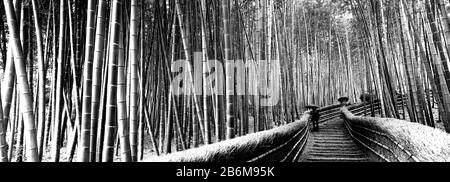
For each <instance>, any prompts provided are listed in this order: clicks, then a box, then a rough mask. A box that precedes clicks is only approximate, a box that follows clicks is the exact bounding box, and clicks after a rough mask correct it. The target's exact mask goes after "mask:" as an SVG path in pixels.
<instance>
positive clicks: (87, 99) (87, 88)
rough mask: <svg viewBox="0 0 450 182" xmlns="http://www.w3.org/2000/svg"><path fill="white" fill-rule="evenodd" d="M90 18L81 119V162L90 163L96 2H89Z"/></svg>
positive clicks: (88, 21) (88, 20)
mask: <svg viewBox="0 0 450 182" xmlns="http://www.w3.org/2000/svg"><path fill="white" fill-rule="evenodd" d="M88 3H89V4H88V9H87V11H88V17H87V26H86V45H85V46H86V49H85V53H84V54H85V59H84V74H83V75H84V79H83V104H82V113H83V116H82V118H81V140H80V147H79V154H78V155H79V161H80V162H89V150H90V148H89V147H90V143H89V142H90V135H91V100H92V75H93V64H92V63H93V59H94V46H95V39H94V37H95V20H96V13H95V6H96V1H94V0H90V1H88Z"/></svg>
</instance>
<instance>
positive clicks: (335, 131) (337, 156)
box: [299, 118, 369, 162]
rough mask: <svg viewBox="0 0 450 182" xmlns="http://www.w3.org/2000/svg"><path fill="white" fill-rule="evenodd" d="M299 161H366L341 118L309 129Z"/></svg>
mask: <svg viewBox="0 0 450 182" xmlns="http://www.w3.org/2000/svg"><path fill="white" fill-rule="evenodd" d="M299 161H300V162H368V161H369V160H368V158H367V156H366V155H365V154H364V152H363V151H362V150H361V149H359V147H358V146H357V145H356V144H355V142H354V141H353V139H352V138H351V137H350V134H349V133H348V131H347V130H346V128H345V126H344V121H343V120H342V119H341V118H336V119H334V120H332V121H329V122H326V123H324V124H322V125H320V129H319V131H311V132H310V136H309V138H308V142H307V144H306V147H305V149H304V151H303V155H302V156H301V157H300V159H299Z"/></svg>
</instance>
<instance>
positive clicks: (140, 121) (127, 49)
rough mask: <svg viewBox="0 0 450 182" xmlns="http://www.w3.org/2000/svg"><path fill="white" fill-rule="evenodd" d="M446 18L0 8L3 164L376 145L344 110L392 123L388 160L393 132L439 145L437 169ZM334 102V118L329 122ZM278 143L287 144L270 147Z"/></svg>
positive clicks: (107, 0)
mask: <svg viewBox="0 0 450 182" xmlns="http://www.w3.org/2000/svg"><path fill="white" fill-rule="evenodd" d="M449 13H450V4H449V2H448V0H39V1H38V0H3V2H2V3H0V81H1V84H0V90H1V92H0V93H1V97H0V98H1V99H0V106H1V107H0V161H1V162H141V161H148V160H149V159H161V157H163V156H168V157H170V156H171V154H172V155H177V153H179V155H183V153H182V152H183V151H193V152H195V151H197V153H198V154H199V155H200V154H201V152H199V151H206V152H205V153H208V154H210V155H216V153H214V152H211V151H213V150H216V149H215V148H214V147H215V146H216V148H218V149H217V151H219V150H220V147H219V146H228V145H233V146H234V147H235V148H236V147H237V146H238V144H233V142H239V141H241V142H243V141H244V140H245V141H247V140H246V136H247V139H249V140H248V141H250V142H251V141H252V140H258V141H255V142H263V141H262V140H264V141H266V139H262V138H258V137H264V136H263V135H268V136H270V137H268V138H269V139H267V140H270V141H271V142H272V143H271V144H270V145H266V144H263V143H258V144H250V143H247V144H246V145H245V147H241V148H245V149H241V148H239V147H238V149H229V150H228V151H226V152H223V154H220V155H224V156H225V155H226V156H227V157H230V158H233V159H235V160H238V159H240V160H241V159H242V160H244V161H252V160H250V159H253V158H255V160H253V161H257V160H256V159H263V158H264V157H267V156H269V155H262V154H263V153H265V152H267V151H263V149H260V148H257V147H256V145H261V146H262V145H264V146H268V147H269V148H270V146H272V148H273V150H275V149H276V150H277V151H279V152H283V151H288V152H289V151H290V152H289V153H288V154H286V153H287V152H286V153H283V156H286V157H285V158H284V159H283V160H288V159H289V160H291V159H290V157H289V156H290V155H291V154H290V153H297V155H296V156H295V157H293V158H292V159H293V160H294V159H295V160H297V157H298V156H302V154H301V151H304V153H305V152H306V153H308V151H309V149H308V146H309V145H310V144H309V142H314V141H316V140H319V139H316V140H313V139H311V138H312V137H322V136H323V137H325V135H328V134H329V133H327V132H329V131H330V132H331V131H333V132H334V131H335V130H337V129H336V128H339V127H341V125H338V124H332V121H331V120H333V119H332V118H341V117H342V118H344V121H343V120H342V119H334V120H336V121H337V120H339V121H343V122H344V123H345V124H342V128H343V130H342V131H343V132H344V131H345V133H350V135H348V134H345V135H346V136H347V135H348V136H351V138H353V139H354V140H352V141H351V143H356V144H358V146H360V145H361V146H362V147H361V148H367V149H370V148H371V145H372V144H370V145H369V144H366V143H368V142H370V141H374V140H377V141H378V140H380V141H384V140H381V139H379V138H380V137H374V138H372V139H370V136H372V134H370V132H368V130H367V131H364V132H363V131H359V130H358V127H356V124H358V123H360V122H362V121H359V120H364V119H359V120H358V119H355V120H358V122H356V121H355V122H353V119H352V117H353V116H349V115H351V113H350V112H349V111H347V110H346V108H345V106H344V105H343V104H342V98H343V97H344V100H345V102H346V103H347V102H348V103H347V104H348V105H349V107H348V109H349V110H350V111H351V112H353V113H355V115H358V114H356V113H359V115H363V116H365V117H364V118H366V117H367V118H369V117H372V118H375V119H374V120H381V118H390V119H389V123H391V122H393V124H392V125H389V127H391V128H389V127H387V128H388V129H386V130H389V129H392V130H395V132H389V131H391V130H389V131H388V132H385V134H384V135H383V136H385V135H386V136H390V137H388V138H391V139H393V140H396V139H398V138H400V139H399V140H396V142H394V143H396V144H397V143H398V144H399V146H400V145H401V143H402V141H404V140H406V139H404V138H407V137H405V136H406V135H408V133H409V134H411V133H410V132H407V131H405V132H403V133H401V134H399V135H396V132H400V130H401V129H402V131H403V129H405V128H406V129H408V126H410V127H409V128H415V129H417V130H421V132H418V133H424V134H423V135H421V137H422V138H426V139H427V140H432V138H433V137H438V136H439V138H438V140H439V141H442V142H441V144H442V143H444V144H443V145H444V146H443V147H441V148H442V150H441V148H439V147H437V148H439V150H441V151H439V152H438V153H444V154H448V156H450V152H449V151H448V150H449V149H450V140H448V139H449V134H448V133H450V69H449V67H450V20H449V16H450V14H449ZM338 99H339V101H341V105H340V106H342V107H343V109H342V110H341V111H342V112H341V111H338V110H336V109H335V110H333V109H327V108H330V107H332V106H334V105H336V104H339V102H338ZM358 103H363V104H362V105H358V107H357V106H355V107H352V106H354V104H358ZM352 104H353V105H352ZM359 106H360V107H359ZM356 107H357V108H358V109H359V110H358V111H355V110H352V109H351V108H356ZM309 108H319V110H318V111H320V112H319V113H321V119H320V122H319V123H320V126H319V128H320V129H319V131H318V132H319V133H315V134H314V133H310V132H308V134H305V135H304V136H306V137H305V138H309V140H308V141H306V140H303V137H297V136H300V135H302V136H303V133H301V132H299V131H300V129H298V128H297V129H296V127H294V125H295V123H301V122H302V121H303V120H305V118H307V119H306V120H307V121H309V114H310V109H309ZM334 108H337V107H334ZM313 110H314V109H313ZM311 113H312V112H311ZM328 113H335V114H328ZM311 115H313V114H311ZM358 117H360V116H358ZM311 118H314V117H311ZM361 118H363V117H362V116H361ZM383 121H384V120H383ZM387 121H388V120H386V122H387ZM397 121H398V122H397ZM330 122H331V124H330ZM377 122H378V121H373V122H368V123H371V124H373V123H375V124H376V123H377ZM399 123H401V125H400V124H399ZM375 124H374V125H375ZM395 124H399V126H398V127H395V126H397V125H395ZM306 125H307V127H306V128H307V129H309V124H306ZM331 125H332V126H331ZM362 125H364V126H367V127H369V124H362ZM381 125H383V124H382V122H381V124H380V126H379V127H378V126H377V127H374V128H375V129H372V130H370V131H372V133H375V131H377V133H383V132H384V130H383V131H381V130H382V129H383V127H382V126H381ZM371 126H372V125H371ZM383 126H384V125H383ZM311 127H312V126H311ZM327 127H331V129H327ZM345 128H347V129H345ZM380 128H381V129H380ZM277 129H278V130H277ZM282 129H286V130H288V129H291V130H295V131H294V132H295V133H297V132H298V134H296V135H295V136H294V135H292V136H291V134H287V133H288V132H285V133H284V135H289V137H288V138H278V137H282V136H278V135H279V133H277V131H280V130H282ZM377 129H379V130H377ZM301 131H304V130H301ZM271 132H272V133H271ZM321 132H324V133H321ZM295 133H294V134H295ZM386 133H387V134H386ZM435 133H437V134H435ZM363 135H364V137H362V136H363ZM411 135H414V136H417V135H415V134H411ZM333 136H335V135H334V134H329V137H333ZM427 137H431V138H427ZM402 138H403V139H404V140H403V139H402ZM411 138H414V137H409V138H408V139H409V140H413V139H411ZM278 140H280V141H281V140H283V141H281V142H286V143H285V144H286V145H281V144H275V143H276V142H278ZM324 140H328V141H329V140H333V141H334V139H332V138H326V139H324ZM336 140H337V139H336ZM433 140H435V139H433ZM248 141H247V142H248ZM287 141H289V142H291V141H293V142H294V143H293V144H291V143H289V142H287ZM295 141H298V143H295ZM300 141H301V142H300ZM303 141H304V143H302V142H303ZM320 141H321V140H320ZM414 141H417V140H414ZM372 143H373V142H372ZM381 143H382V142H381ZM406 143H407V144H406V145H403V147H402V150H405V151H406V150H410V149H411V150H412V152H411V151H409V153H411V156H410V158H412V159H418V160H420V159H422V158H421V154H420V152H415V151H414V147H409V146H408V145H413V144H414V142H406ZM411 143H412V144H411ZM424 143H427V142H424ZM303 144H304V145H303ZM239 145H240V144H239ZM275 145H276V146H280V147H276V146H275ZM386 145H387V144H386ZM417 145H419V144H417ZM285 146H290V148H289V149H284V147H285ZM311 146H312V147H314V146H315V145H314V146H313V145H312V144H311ZM346 146H347V145H346ZM367 146H369V147H367ZM387 146H389V147H392V146H391V145H387ZM208 147H209V148H208ZM275 147H276V148H275ZM272 148H271V149H272ZM373 148H376V147H373ZM426 148H430V149H429V150H432V149H433V147H426ZM278 149H280V150H278ZM294 149H295V150H294ZM223 150H225V149H223ZM241 150H242V152H241ZM250 150H251V151H250ZM264 150H269V149H264ZM311 150H313V149H311ZM321 150H325V149H321ZM378 150H381V149H378V148H377V149H371V151H373V153H376V154H379V155H382V154H384V153H385V152H377V151H378ZM444 150H446V151H444ZM297 151H298V152H297ZM358 151H359V150H358ZM180 152H181V153H180ZM193 152H192V153H193ZM236 152H240V153H239V154H234V153H236ZM353 152H355V151H353ZM369 152H370V151H369ZM212 153H214V154H212ZM243 153H245V155H244V154H243ZM325 153H326V152H323V151H322V152H321V153H320V155H325ZM394 153H395V151H394ZM187 154H188V153H185V155H187ZM247 154H248V155H250V154H251V155H252V157H250V156H248V157H250V158H248V157H247ZM257 154H258V155H261V156H260V157H256V155H257ZM279 154H280V155H281V153H279ZM285 154H286V155H285ZM326 154H330V155H332V154H331V153H326ZM217 155H219V154H217ZM234 155H236V156H239V157H241V158H239V157H234ZM309 155H315V154H309ZM341 155H344V154H341V153H339V154H333V156H334V157H333V159H340V158H339V157H337V156H341ZM349 155H350V154H349ZM351 155H358V156H360V155H362V154H360V153H359V152H358V153H352V154H351ZM386 155H387V154H386ZM389 155H390V154H389ZM224 156H221V157H217V156H216V157H213V156H211V158H220V159H221V160H222V159H223V160H225V158H227V157H224ZM231 156H233V157H231ZM244 156H246V157H244ZM277 156H279V155H277ZM345 156H348V155H346V154H345ZM322 157H323V156H322ZM202 158H203V159H204V158H207V156H203V157H202ZM272 158H275V157H271V159H272ZM300 158H302V157H300ZM384 158H387V159H389V156H388V157H384ZM399 158H401V157H399ZM314 159H317V158H314ZM321 159H322V158H321ZM358 159H359V158H358ZM425 159H430V158H425ZM218 160H219V159H218ZM221 160H219V161H221ZM348 160H350V158H348ZM447 160H449V161H450V157H449V158H447ZM150 161H152V160H150ZM183 161H184V160H183ZM200 161H202V160H200ZM203 161H208V160H206V159H205V160H203Z"/></svg>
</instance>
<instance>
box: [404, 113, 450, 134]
mask: <svg viewBox="0 0 450 182" xmlns="http://www.w3.org/2000/svg"><path fill="white" fill-rule="evenodd" d="M399 111H400V114H402V110H401V109H400V110H399ZM432 111H433V119H434V123H435V124H436V129H440V130H442V131H444V132H445V128H444V123H443V122H442V121H441V120H440V119H439V110H438V109H437V108H433V109H432ZM405 120H406V121H410V118H409V114H408V112H406V116H405Z"/></svg>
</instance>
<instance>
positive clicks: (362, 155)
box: [310, 153, 364, 158]
mask: <svg viewBox="0 0 450 182" xmlns="http://www.w3.org/2000/svg"><path fill="white" fill-rule="evenodd" d="M310 156H316V157H342V158H345V157H347V158H363V157H364V154H361V153H353V154H345V153H311V154H310Z"/></svg>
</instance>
